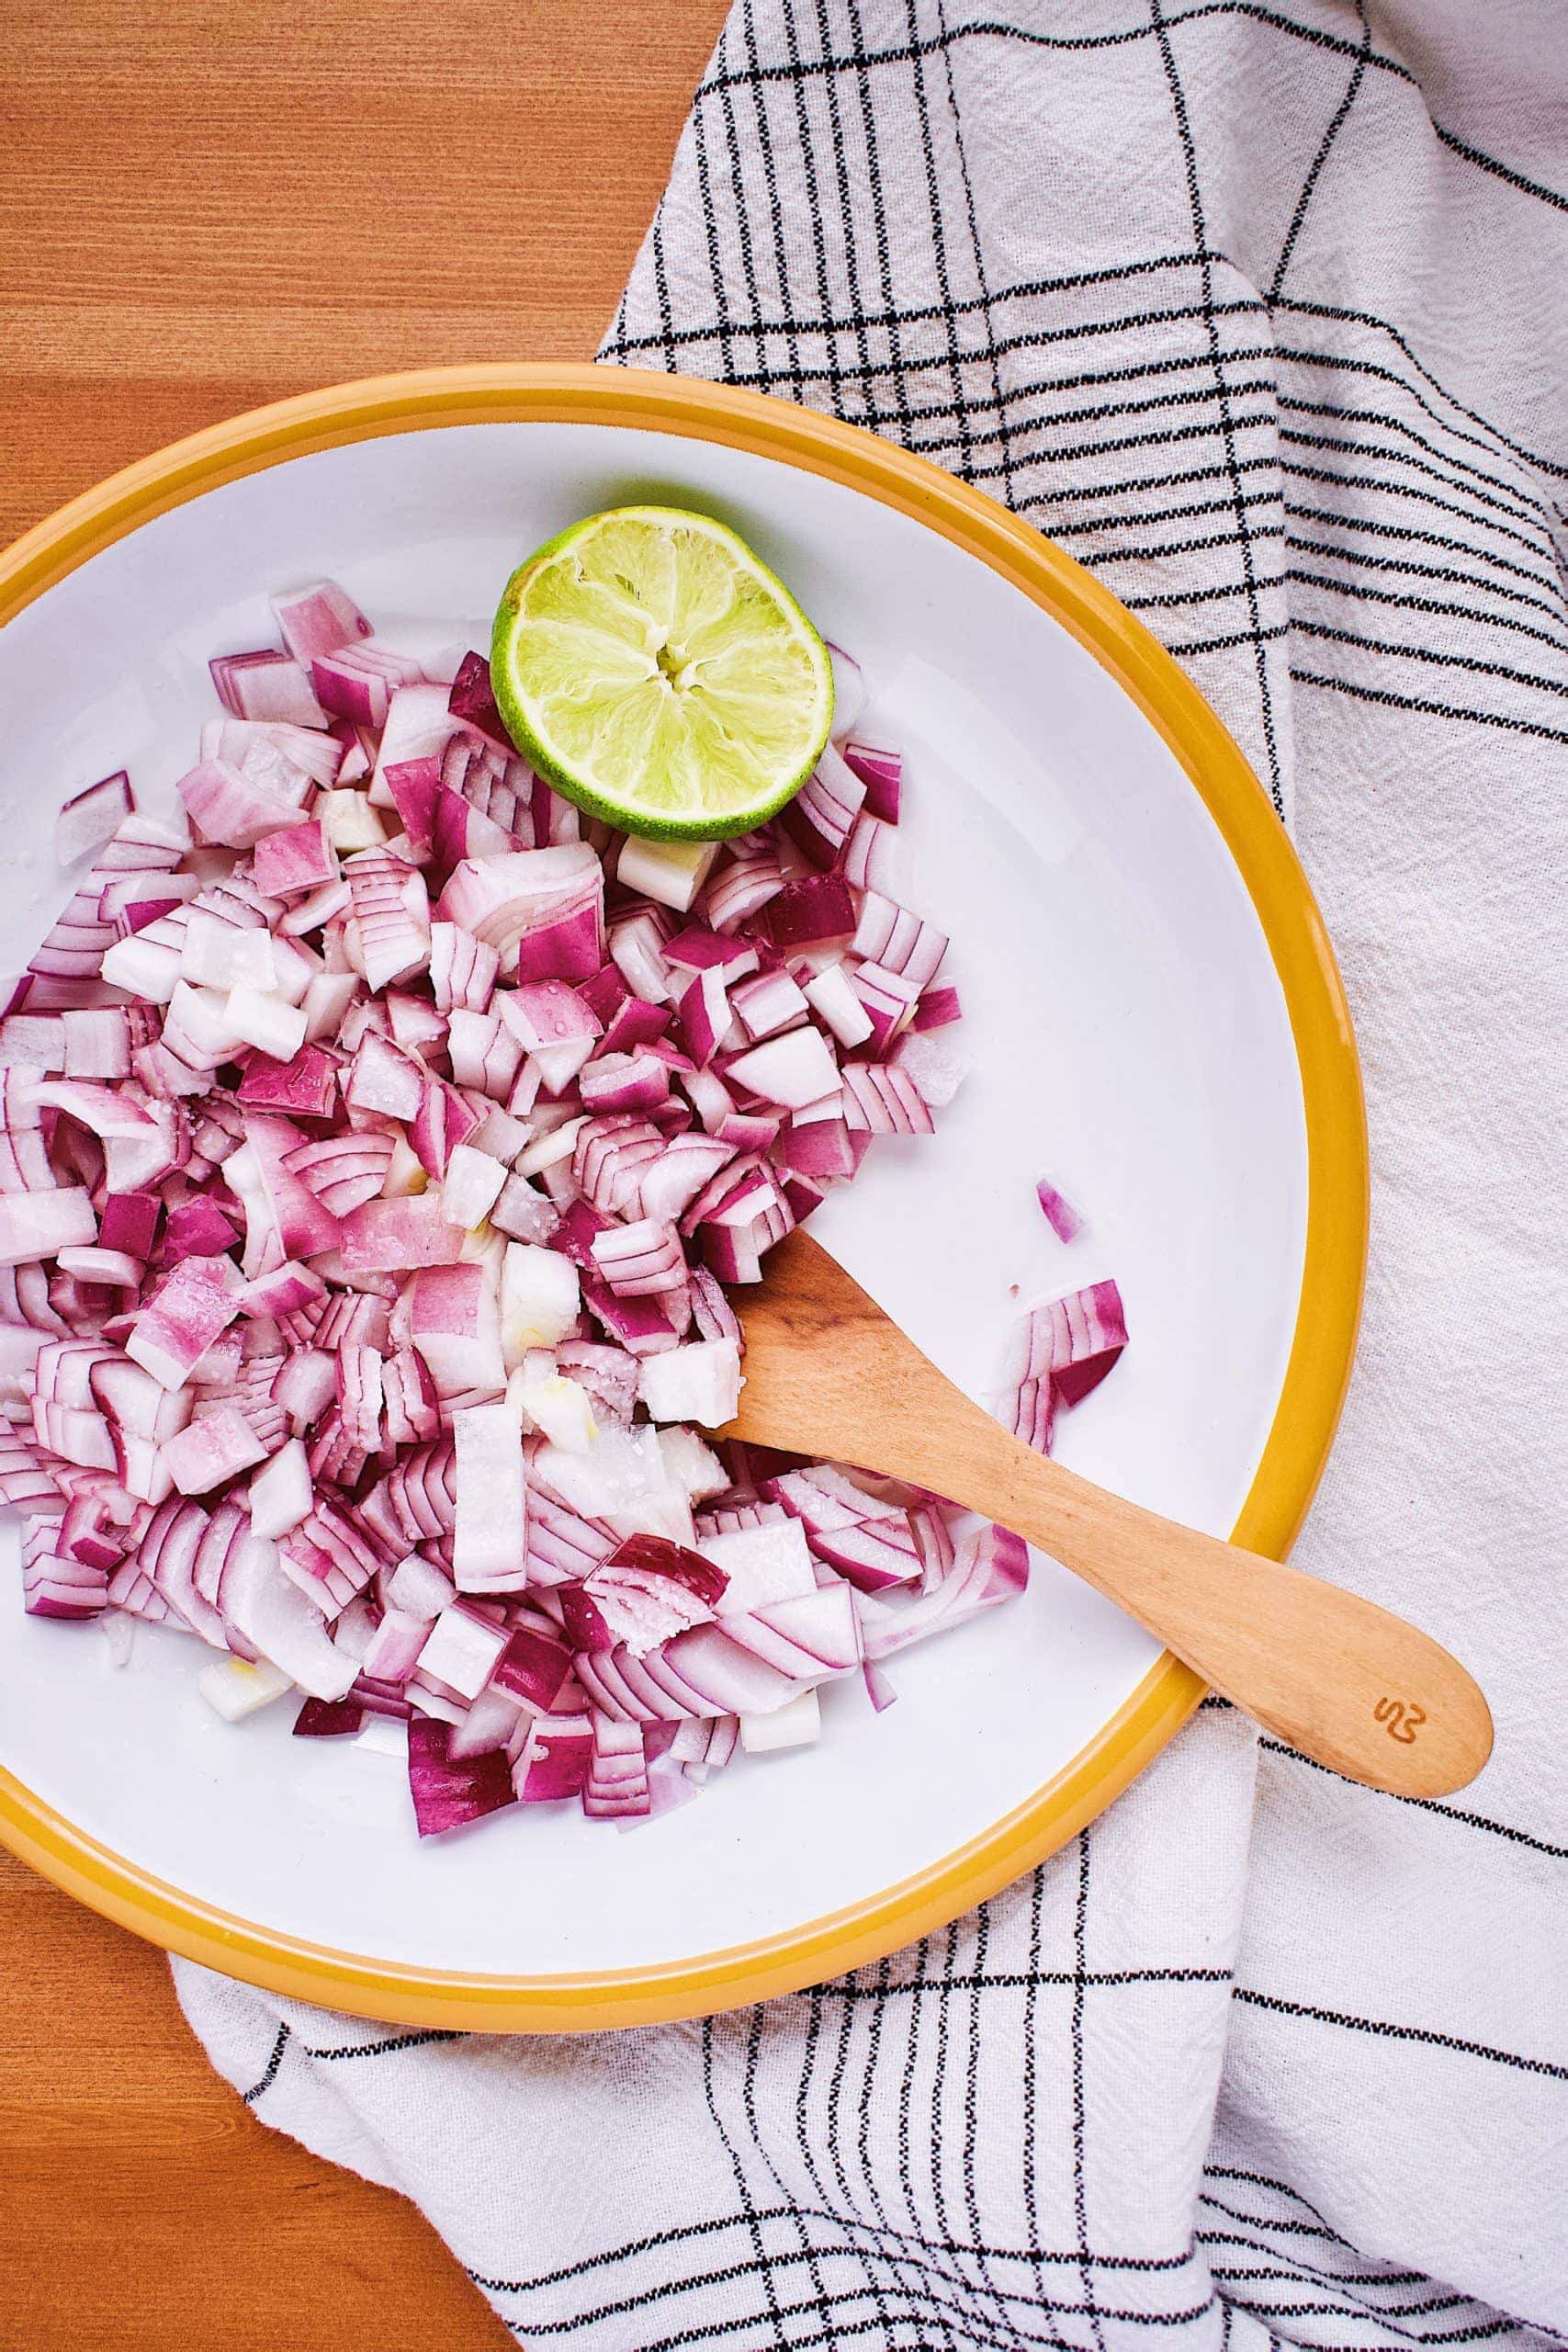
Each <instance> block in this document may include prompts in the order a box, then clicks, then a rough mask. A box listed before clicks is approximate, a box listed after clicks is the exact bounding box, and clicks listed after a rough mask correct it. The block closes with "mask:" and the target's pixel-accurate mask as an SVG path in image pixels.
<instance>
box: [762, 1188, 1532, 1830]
mask: <svg viewBox="0 0 1568 2352" xmlns="http://www.w3.org/2000/svg"><path fill="white" fill-rule="evenodd" d="M745 1368H746V1383H745V1386H744V1387H743V1388H742V1390H741V1392H740V1410H739V1415H738V1416H737V1418H736V1419H735V1420H734V1422H733V1423H732V1424H731V1425H730V1427H729V1429H728V1430H726V1432H725V1434H726V1436H728V1437H738V1438H745V1439H749V1440H750V1442H752V1443H754V1444H758V1445H771V1446H777V1447H780V1448H781V1449H784V1450H785V1451H787V1452H790V1453H807V1454H812V1455H817V1456H819V1457H821V1458H822V1459H824V1460H827V1461H832V1462H843V1463H848V1464H851V1465H852V1467H854V1468H855V1469H859V1470H875V1471H881V1472H882V1473H883V1474H884V1475H885V1476H889V1477H894V1478H904V1479H908V1481H909V1482H910V1484H911V1485H914V1486H919V1487H929V1488H931V1491H932V1492H933V1493H936V1494H940V1495H945V1496H946V1497H948V1498H949V1499H950V1500H952V1501H953V1502H955V1503H961V1504H963V1505H964V1506H965V1507H966V1508H967V1509H968V1510H977V1511H983V1512H984V1513H985V1514H986V1516H987V1518H989V1519H994V1520H998V1521H1000V1522H1001V1524H1002V1525H1003V1526H1004V1527H1010V1528H1011V1529H1013V1530H1014V1532H1016V1533H1017V1534H1020V1535H1021V1536H1023V1537H1024V1538H1025V1539H1026V1541H1027V1542H1029V1543H1031V1544H1037V1545H1038V1546H1039V1548H1040V1550H1041V1551H1043V1552H1048V1553H1049V1554H1050V1555H1051V1556H1052V1558H1053V1559H1056V1560H1060V1561H1061V1562H1062V1564H1063V1566H1066V1567H1069V1568H1071V1569H1072V1571H1073V1572H1074V1574H1075V1575H1076V1576H1079V1577H1082V1578H1083V1580H1084V1582H1085V1583H1086V1584H1091V1585H1093V1586H1094V1588H1095V1589H1096V1590H1097V1591H1099V1592H1102V1593H1104V1594H1105V1595H1106V1596H1107V1598H1108V1599H1110V1600H1113V1601H1115V1602H1116V1604H1117V1606H1118V1607H1119V1608H1122V1609H1124V1610H1125V1611H1127V1613H1128V1615H1129V1616H1131V1617H1135V1618H1136V1619H1137V1620H1138V1622H1139V1623H1140V1624H1142V1625H1145V1626H1146V1627H1147V1628H1148V1630H1149V1632H1150V1633H1151V1634H1155V1635H1156V1637H1157V1638H1158V1639H1159V1640H1160V1641H1162V1642H1164V1643H1165V1645H1166V1646H1167V1648H1168V1649H1171V1650H1174V1651H1175V1653H1176V1655H1177V1657H1179V1658H1182V1659H1184V1660H1185V1661H1186V1663H1187V1664H1188V1665H1189V1666H1190V1667H1191V1668H1193V1670H1194V1672H1195V1673H1198V1674H1201V1676H1202V1678H1203V1679H1204V1681H1205V1682H1207V1683H1209V1684H1210V1685H1211V1687H1212V1688H1213V1690H1215V1691H1221V1692H1222V1693H1223V1694H1224V1697H1225V1698H1227V1699H1229V1700H1232V1701H1233V1702H1235V1705H1236V1706H1238V1707H1240V1708H1242V1709H1243V1710H1244V1711H1245V1712H1246V1713H1247V1714H1249V1715H1251V1716H1253V1717H1255V1718H1256V1720H1257V1721H1258V1723H1260V1724H1263V1725H1264V1727H1265V1728H1266V1729H1267V1730H1269V1731H1271V1732H1273V1733H1275V1734H1276V1735H1277V1736H1279V1737H1280V1739H1283V1740H1287V1741H1288V1742H1289V1743H1290V1745H1291V1746H1292V1747H1294V1748H1297V1749H1299V1750H1300V1752H1301V1753H1302V1755H1303V1756H1310V1757H1312V1758H1314V1759H1315V1760H1316V1761H1317V1762H1318V1763H1320V1764H1326V1765H1329V1766H1331V1767H1332V1769H1333V1770H1335V1771H1337V1772H1341V1773H1343V1774H1344V1775H1345V1777H1346V1778H1347V1779H1348V1780H1351V1781H1364V1782H1365V1783H1366V1785H1367V1786H1368V1787H1369V1788H1373V1789H1386V1790H1388V1791H1389V1792H1391V1793H1392V1794H1393V1795H1395V1796H1406V1797H1435V1796H1445V1795H1447V1794H1449V1793H1450V1792H1451V1791H1452V1790H1454V1789H1460V1788H1462V1787H1463V1786H1464V1784H1465V1783H1466V1781H1471V1780H1473V1779H1474V1777H1475V1775H1476V1773H1477V1772H1479V1771H1480V1770H1481V1768H1482V1766H1483V1764H1484V1763H1485V1761H1486V1758H1487V1757H1488V1756H1489V1755H1490V1753H1491V1749H1492V1717H1491V1713H1490V1712H1489V1710H1488V1708H1487V1704H1486V1701H1485V1699H1484V1698H1483V1695H1482V1693H1481V1691H1480V1688H1479V1686H1478V1685H1477V1684H1476V1682H1475V1680H1474V1679H1473V1678H1472V1676H1471V1675H1470V1674H1468V1673H1467V1672H1466V1670H1465V1668H1463V1667H1462V1666H1461V1664H1460V1663H1459V1660H1458V1659H1457V1658H1455V1657H1450V1654H1449V1652H1448V1651H1447V1650H1445V1649H1444V1648H1442V1647H1441V1645H1439V1644H1438V1643H1437V1642H1435V1641H1433V1640H1432V1638H1431V1636H1430V1635H1429V1634H1423V1633H1422V1632H1420V1630H1419V1629H1418V1628H1417V1627H1416V1626H1415V1625H1412V1624H1410V1623H1407V1622H1406V1621H1405V1620H1404V1618H1403V1617H1395V1616H1394V1615H1393V1613H1392V1612H1391V1611H1389V1610H1386V1609H1380V1608H1379V1607H1378V1605H1377V1603H1376V1602H1375V1601H1371V1600H1363V1599H1362V1598H1361V1596H1360V1595H1359V1593H1354V1592H1346V1591H1344V1590H1342V1589H1340V1587H1338V1586H1337V1585H1331V1584H1325V1583H1323V1582H1322V1581H1321V1579H1320V1578H1318V1577H1309V1576H1306V1575H1304V1574H1303V1571H1302V1570H1301V1569H1299V1568H1290V1567H1286V1566H1284V1565H1283V1564H1282V1563H1281V1562H1280V1561H1278V1560H1269V1559H1265V1558H1263V1557H1262V1556H1261V1555H1259V1554H1258V1553H1256V1552H1245V1551H1242V1550H1241V1549H1240V1548H1239V1546H1237V1545H1236V1544H1225V1543H1223V1542H1222V1541H1221V1540H1220V1538H1219V1537H1218V1536H1214V1535H1201V1534H1199V1533H1198V1532H1197V1531H1196V1529H1194V1528H1190V1527H1181V1526H1179V1525H1178V1524H1177V1523H1176V1521H1173V1520H1168V1519H1161V1518H1160V1517H1159V1515H1158V1514H1157V1513H1156V1512H1155V1511H1151V1510H1143V1509H1142V1508H1141V1507H1140V1506H1139V1505H1138V1504H1136V1503H1130V1502H1126V1501H1124V1500H1123V1499H1122V1498H1121V1497H1120V1496H1118V1495H1111V1494H1107V1493H1106V1492H1105V1490H1104V1488H1103V1487H1095V1486H1091V1485H1090V1484H1089V1480H1088V1479H1087V1478H1079V1477H1077V1476H1075V1475H1074V1473H1073V1472H1072V1471H1070V1470H1065V1469H1063V1467H1062V1466H1061V1464H1059V1463H1056V1462H1051V1461H1048V1460H1046V1459H1045V1458H1044V1457H1043V1455H1041V1454H1038V1453H1033V1452H1032V1450H1031V1448H1030V1447H1028V1446H1026V1445H1024V1444H1022V1443H1021V1442H1020V1440H1019V1439H1017V1438H1015V1437H1012V1436H1010V1434H1009V1432H1008V1431H1007V1430H1004V1429H1002V1428H1001V1427H1000V1425H999V1424H998V1422H996V1421H994V1420H992V1419H991V1418H990V1417H989V1415H988V1414H987V1413H986V1412H984V1411H983V1410H982V1409H981V1408H980V1407H979V1406H978V1405H976V1404H975V1403H974V1402H973V1401H972V1399H971V1398H969V1397H966V1396H964V1392H963V1390H962V1389H960V1388H957V1387H955V1386H954V1385H953V1382H952V1381H950V1380H948V1379H947V1378H946V1377H945V1376H944V1375H943V1374H942V1373H940V1372H938V1370H937V1368H936V1366H935V1365H934V1364H933V1363H931V1362H930V1361H929V1359H928V1358H927V1357H925V1356H923V1355H922V1354H921V1353H920V1351H919V1349H918V1348H917V1347H916V1346H915V1344H914V1342H913V1341H912V1340H908V1339H907V1338H906V1337H905V1335H904V1333H903V1332H902V1331H901V1330H900V1329H898V1327H897V1324H896V1323H894V1322H893V1321H892V1320H891V1319H890V1318H889V1317H887V1316H886V1315H885V1314H884V1313H883V1312H882V1309H881V1308H880V1307H879V1306H877V1305H876V1304H875V1302H874V1300H872V1299H870V1298H868V1297H867V1295H866V1294H865V1292H864V1291H863V1290H862V1289H861V1287H860V1285H859V1283H856V1282H854V1281H853V1280H852V1278H851V1276H850V1275H848V1274H847V1273H846V1272H844V1269H843V1268H842V1266H840V1264H839V1262H838V1261H837V1260H836V1259H835V1258H831V1257H829V1254H828V1252H827V1250H824V1249H823V1248H822V1247H821V1245H820V1244H819V1243H818V1242H816V1241H814V1240H813V1239H812V1238H811V1236H810V1235H809V1234H808V1233H805V1232H800V1231H797V1232H795V1233H792V1234H791V1235H790V1236H789V1237H788V1238H787V1239H785V1240H784V1241H783V1242H781V1243H780V1245H779V1246H778V1248H777V1249H776V1250H773V1252H772V1254H771V1256H770V1257H769V1260H768V1272H767V1278H766V1280H765V1282H764V1283H763V1284H762V1285H761V1288H760V1289H756V1290H753V1291H751V1292H750V1293H749V1294H748V1296H747V1302H746V1366H745Z"/></svg>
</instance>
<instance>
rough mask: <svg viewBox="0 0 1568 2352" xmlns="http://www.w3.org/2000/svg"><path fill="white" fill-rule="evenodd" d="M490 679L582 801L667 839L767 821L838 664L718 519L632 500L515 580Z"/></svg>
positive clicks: (823, 711)
mask: <svg viewBox="0 0 1568 2352" xmlns="http://www.w3.org/2000/svg"><path fill="white" fill-rule="evenodd" d="M491 684H492V686H493V689H494V693H495V699H496V702H497V704H498V705H499V707H500V710H501V715H502V718H503V719H504V720H505V721H506V725H507V729H508V730H509V731H510V733H511V736H512V739H513V742H514V743H515V744H516V746H517V748H518V750H519V751H520V752H522V753H523V755H524V757H525V759H526V760H528V761H530V762H531V763H532V764H533V765H534V766H535V767H536V769H537V770H538V771H539V773H540V775H543V776H546V777H547V779H548V780H549V782H550V783H551V784H552V785H554V786H555V787H556V789H557V791H558V792H560V793H562V794H564V795H565V797H566V798H567V799H569V800H574V801H575V802H576V803H577V805H578V807H579V808H580V809H588V810H589V811H590V812H591V814H592V815H593V816H595V817H603V818H604V819H606V820H608V822H609V823H611V824H612V825H618V826H619V827H620V828H621V829H622V831H625V832H628V833H643V834H647V835H649V836H650V837H651V838H653V839H654V840H656V841H718V840H722V839H724V838H726V837H727V836H728V835H729V834H731V833H743V832H746V831H749V830H750V827H751V826H753V825H760V824H761V821H762V820H763V818H764V817H771V816H772V815H773V811H774V810H775V809H782V808H783V806H784V802H785V801H786V800H787V799H788V798H789V797H790V796H791V794H792V793H795V792H797V791H798V790H799V789H800V786H802V785H803V784H804V783H805V782H806V779H807V776H808V775H810V774H811V771H812V769H813V768H814V767H815V766H816V764H817V762H818V758H819V757H820V755H821V751H822V746H823V744H824V743H825V742H826V741H827V740H828V729H829V725H830V723H831V721H832V717H833V670H832V664H831V662H829V658H828V650H827V648H826V646H825V645H824V644H823V642H822V640H821V639H820V638H819V637H818V634H817V631H816V630H815V629H814V628H812V626H811V623H810V622H809V621H808V620H807V617H806V615H805V614H804V613H803V612H802V611H801V609H800V606H799V605H797V604H796V603H795V598H794V597H793V596H792V595H791V594H790V593H789V591H788V589H787V588H785V587H784V584H783V583H782V582H780V581H778V580H775V579H774V577H773V573H772V572H771V571H769V570H768V568H767V566H766V564H764V563H762V562H761V561H760V560H759V559H758V558H757V557H756V556H755V555H753V554H752V552H751V550H750V548H749V547H748V546H747V545H746V542H745V541H744V539H741V538H739V537H737V536H736V534H735V533H734V532H733V531H731V530H728V529H726V527H725V526H724V525H723V524H722V523H716V522H714V521H713V520H712V518H711V517H710V516H709V515H688V514H685V513H683V512H682V510H681V509H680V508H678V507H673V506H618V507H613V508H611V510H610V511H609V512H608V513H607V514H604V515H590V516H589V517H588V519H587V520H586V522H582V523H574V524H573V525H572V526H571V527H570V530H566V531H562V532H561V533H559V535H558V537H555V538H553V539H550V540H547V542H546V544H545V545H544V546H543V547H542V548H539V549H538V551H537V553H536V554H534V555H531V556H530V557H529V558H528V560H527V562H526V563H525V564H524V565H523V566H522V567H521V569H520V570H519V571H514V572H513V575H512V578H511V580H510V581H509V582H507V586H506V594H504V595H503V596H502V600H501V609H500V611H499V612H498V613H497V614H496V616H495V632H494V635H493V638H492V639H491Z"/></svg>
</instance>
